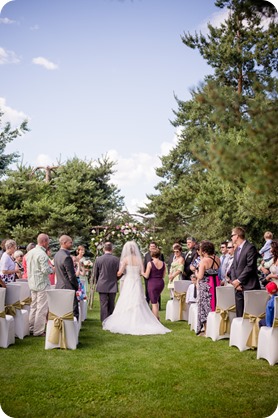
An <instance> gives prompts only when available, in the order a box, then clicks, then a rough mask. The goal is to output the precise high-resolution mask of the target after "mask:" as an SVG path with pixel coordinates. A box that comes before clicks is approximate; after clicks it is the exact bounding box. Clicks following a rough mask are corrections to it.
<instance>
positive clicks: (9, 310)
mask: <svg viewBox="0 0 278 418" xmlns="http://www.w3.org/2000/svg"><path fill="white" fill-rule="evenodd" d="M16 309H18V310H21V304H20V302H19V300H18V301H17V302H15V303H13V304H12V305H6V306H5V312H6V315H11V316H16Z"/></svg>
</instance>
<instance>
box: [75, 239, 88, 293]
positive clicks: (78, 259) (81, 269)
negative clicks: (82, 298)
mask: <svg viewBox="0 0 278 418" xmlns="http://www.w3.org/2000/svg"><path fill="white" fill-rule="evenodd" d="M85 252H86V248H85V247H84V245H78V247H77V250H76V256H75V259H74V261H75V263H77V264H78V274H77V276H78V277H79V279H80V280H83V283H84V288H85V292H86V294H87V291H88V286H89V283H88V276H87V275H86V269H85V266H84V262H85V260H86V259H85V257H84V256H85Z"/></svg>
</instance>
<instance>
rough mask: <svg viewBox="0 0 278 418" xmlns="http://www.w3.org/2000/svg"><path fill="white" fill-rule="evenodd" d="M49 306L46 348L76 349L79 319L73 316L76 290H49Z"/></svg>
mask: <svg viewBox="0 0 278 418" xmlns="http://www.w3.org/2000/svg"><path fill="white" fill-rule="evenodd" d="M46 292H47V300H48V307H49V314H48V322H47V327H46V337H45V349H46V350H49V349H52V348H68V349H71V350H75V349H76V347H77V344H78V321H77V319H76V318H75V317H74V316H73V299H74V295H75V291H74V290H70V289H51V290H47V291H46Z"/></svg>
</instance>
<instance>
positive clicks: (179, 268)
mask: <svg viewBox="0 0 278 418" xmlns="http://www.w3.org/2000/svg"><path fill="white" fill-rule="evenodd" d="M173 249H174V259H173V261H172V263H171V267H170V273H169V283H168V289H170V293H171V297H173V289H174V281H176V280H182V273H183V270H184V258H183V256H182V247H181V245H180V244H174V246H173Z"/></svg>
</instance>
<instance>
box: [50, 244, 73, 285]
mask: <svg viewBox="0 0 278 418" xmlns="http://www.w3.org/2000/svg"><path fill="white" fill-rule="evenodd" d="M54 266H55V273H56V279H57V283H56V289H73V290H78V281H77V278H76V275H75V271H74V265H73V260H72V258H71V256H70V252H69V251H67V250H64V249H62V248H61V249H60V250H59V251H58V252H57V253H56V254H55V256H54Z"/></svg>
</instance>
